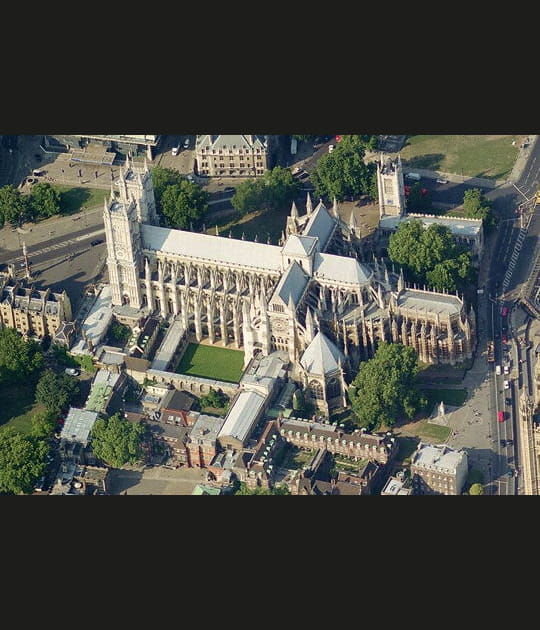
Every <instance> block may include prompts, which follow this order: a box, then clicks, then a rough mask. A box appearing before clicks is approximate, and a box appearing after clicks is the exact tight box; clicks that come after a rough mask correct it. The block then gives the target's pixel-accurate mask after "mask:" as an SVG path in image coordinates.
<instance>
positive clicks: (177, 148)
mask: <svg viewBox="0 0 540 630" xmlns="http://www.w3.org/2000/svg"><path fill="white" fill-rule="evenodd" d="M179 151H180V145H178V146H177V147H173V148H172V151H171V154H172V155H178V152H179Z"/></svg>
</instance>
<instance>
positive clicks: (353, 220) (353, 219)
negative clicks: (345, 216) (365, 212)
mask: <svg viewBox="0 0 540 630" xmlns="http://www.w3.org/2000/svg"><path fill="white" fill-rule="evenodd" d="M349 227H350V228H351V230H352V231H353V232H354V230H356V228H357V227H358V222H357V220H356V217H355V216H354V211H352V210H351V218H350V219H349Z"/></svg>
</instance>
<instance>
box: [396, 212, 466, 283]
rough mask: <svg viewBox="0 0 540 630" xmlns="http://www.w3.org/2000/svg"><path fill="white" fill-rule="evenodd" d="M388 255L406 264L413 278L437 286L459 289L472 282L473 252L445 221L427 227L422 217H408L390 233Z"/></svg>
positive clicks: (408, 275) (407, 271)
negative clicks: (453, 235) (455, 238)
mask: <svg viewBox="0 0 540 630" xmlns="http://www.w3.org/2000/svg"><path fill="white" fill-rule="evenodd" d="M388 256H389V257H390V260H391V261H392V262H393V263H397V264H398V265H401V266H402V267H403V270H404V272H405V275H406V277H407V279H408V281H409V282H415V283H418V284H420V285H423V284H426V285H427V286H428V287H429V288H431V289H435V290H439V291H441V290H443V289H444V290H447V291H455V290H456V289H458V288H460V289H464V288H465V287H466V286H468V285H469V284H470V283H471V282H472V276H473V266H472V259H471V255H470V252H468V251H466V250H465V247H464V246H460V245H457V244H456V242H455V241H454V239H453V238H452V234H451V232H450V230H449V228H447V227H446V226H444V225H441V224H439V223H434V224H432V225H430V226H429V227H428V228H427V229H424V227H423V224H422V221H421V220H420V219H411V220H410V221H404V222H402V223H401V224H400V225H399V226H398V229H397V230H396V231H395V232H394V234H392V235H390V239H389V244H388Z"/></svg>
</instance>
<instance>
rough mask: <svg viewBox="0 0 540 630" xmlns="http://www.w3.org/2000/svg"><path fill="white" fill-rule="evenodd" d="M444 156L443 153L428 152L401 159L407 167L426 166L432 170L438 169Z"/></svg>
mask: <svg viewBox="0 0 540 630" xmlns="http://www.w3.org/2000/svg"><path fill="white" fill-rule="evenodd" d="M444 158H445V156H444V154H443V153H428V154H427V155H418V156H416V157H412V158H409V159H407V160H403V164H404V165H405V166H407V167H413V168H414V167H416V168H426V169H429V170H432V171H438V170H440V168H441V166H442V163H443V160H444Z"/></svg>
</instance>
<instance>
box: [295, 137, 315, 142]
mask: <svg viewBox="0 0 540 630" xmlns="http://www.w3.org/2000/svg"><path fill="white" fill-rule="evenodd" d="M291 138H296V139H297V140H298V141H300V142H314V141H315V139H316V138H317V136H291Z"/></svg>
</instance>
